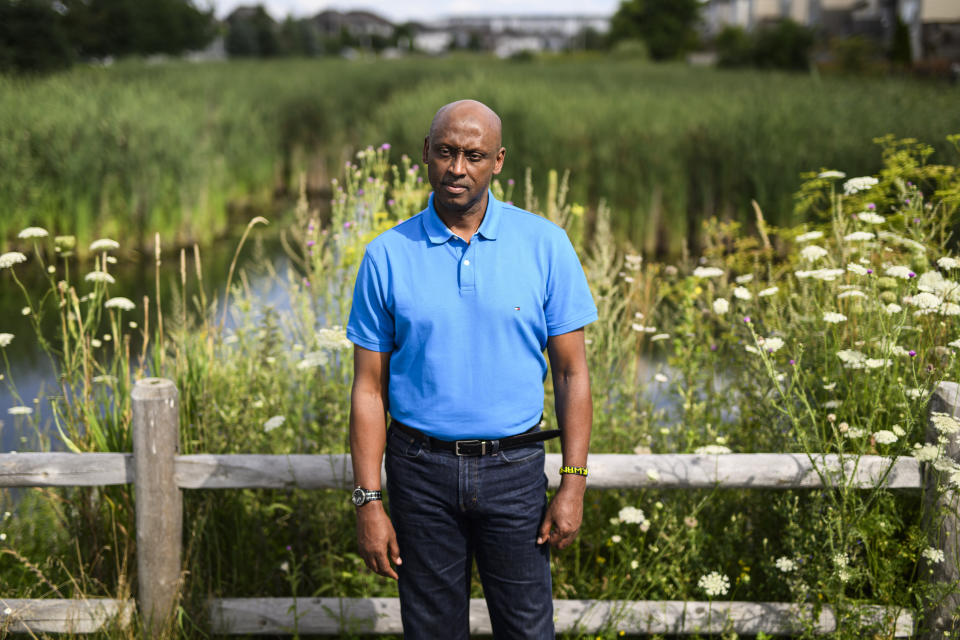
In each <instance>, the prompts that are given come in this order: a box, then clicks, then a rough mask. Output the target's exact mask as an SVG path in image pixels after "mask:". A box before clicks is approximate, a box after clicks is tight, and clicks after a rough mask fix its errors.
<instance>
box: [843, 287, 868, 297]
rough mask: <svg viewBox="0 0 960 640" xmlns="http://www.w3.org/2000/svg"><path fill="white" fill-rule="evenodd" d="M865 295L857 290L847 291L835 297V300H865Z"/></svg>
mask: <svg viewBox="0 0 960 640" xmlns="http://www.w3.org/2000/svg"><path fill="white" fill-rule="evenodd" d="M866 297H867V294H865V293H864V292H863V291H860V290H859V289H848V290H846V291H843V292H841V293H839V294H838V295H837V298H838V299H839V298H866Z"/></svg>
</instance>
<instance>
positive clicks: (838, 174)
mask: <svg viewBox="0 0 960 640" xmlns="http://www.w3.org/2000/svg"><path fill="white" fill-rule="evenodd" d="M817 177H818V178H822V179H831V180H832V179H836V180H843V179H844V178H846V177H847V174H845V173H844V172H843V171H836V170H834V169H830V170H829V171H821V172H820V173H818V174H817Z"/></svg>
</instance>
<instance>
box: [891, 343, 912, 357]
mask: <svg viewBox="0 0 960 640" xmlns="http://www.w3.org/2000/svg"><path fill="white" fill-rule="evenodd" d="M890 353H891V354H892V355H895V356H901V357H909V356H910V350H909V349H904V348H903V347H901V346H900V345H898V344H895V345H893V346H892V347H890Z"/></svg>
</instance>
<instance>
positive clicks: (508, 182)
mask: <svg viewBox="0 0 960 640" xmlns="http://www.w3.org/2000/svg"><path fill="white" fill-rule="evenodd" d="M515 184H517V183H516V182H514V181H513V178H510V179H509V180H507V185H509V186H511V187H512V186H513V185H515Z"/></svg>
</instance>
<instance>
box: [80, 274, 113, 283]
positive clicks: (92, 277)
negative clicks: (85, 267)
mask: <svg viewBox="0 0 960 640" xmlns="http://www.w3.org/2000/svg"><path fill="white" fill-rule="evenodd" d="M83 279H84V280H86V281H87V282H102V283H106V284H113V283H115V282H116V280H115V279H114V278H113V276H112V275H110V274H109V273H107V272H106V271H91V272H90V273H88V274H87V275H85V276H84V277H83Z"/></svg>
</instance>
